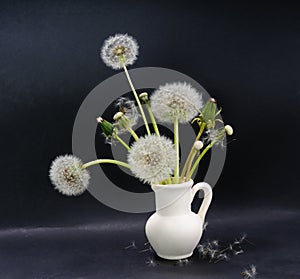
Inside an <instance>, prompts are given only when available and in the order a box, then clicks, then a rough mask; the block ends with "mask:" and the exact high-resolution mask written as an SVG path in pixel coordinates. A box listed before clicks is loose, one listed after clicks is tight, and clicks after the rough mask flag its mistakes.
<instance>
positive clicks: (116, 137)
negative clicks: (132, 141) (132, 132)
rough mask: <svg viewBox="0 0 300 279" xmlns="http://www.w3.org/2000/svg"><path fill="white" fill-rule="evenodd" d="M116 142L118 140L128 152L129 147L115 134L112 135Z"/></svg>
mask: <svg viewBox="0 0 300 279" xmlns="http://www.w3.org/2000/svg"><path fill="white" fill-rule="evenodd" d="M114 137H115V139H116V140H118V141H119V142H120V143H121V144H122V145H123V146H124V147H125V148H126V149H127V150H130V147H129V145H128V144H127V143H126V142H125V141H123V140H122V139H121V138H120V137H119V136H118V135H117V134H114Z"/></svg>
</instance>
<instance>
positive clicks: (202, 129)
mask: <svg viewBox="0 0 300 279" xmlns="http://www.w3.org/2000/svg"><path fill="white" fill-rule="evenodd" d="M204 128H205V123H202V124H201V125H200V130H199V132H198V134H197V136H196V139H195V141H194V143H195V142H196V141H197V140H199V139H200V137H201V135H202V133H203V131H204ZM193 149H194V144H193V146H192V148H191V150H190V153H189V155H188V157H187V159H186V162H185V164H184V167H183V170H182V173H181V176H180V180H182V181H183V179H184V177H185V176H186V170H187V167H188V165H189V164H191V163H190V161H191V156H192V154H193Z"/></svg>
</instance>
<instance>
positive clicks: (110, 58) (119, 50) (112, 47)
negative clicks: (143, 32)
mask: <svg viewBox="0 0 300 279" xmlns="http://www.w3.org/2000/svg"><path fill="white" fill-rule="evenodd" d="M138 49H139V46H138V44H137V42H136V40H135V39H134V38H133V37H131V36H129V35H127V34H116V35H114V36H110V37H109V38H107V39H106V40H105V41H104V44H103V46H102V49H101V58H102V60H103V62H104V63H105V64H106V65H107V66H108V67H111V68H113V69H115V70H118V69H121V68H122V63H121V62H120V58H121V57H124V60H125V61H124V62H125V65H126V66H127V65H132V64H133V63H134V62H135V61H136V59H137V56H138Z"/></svg>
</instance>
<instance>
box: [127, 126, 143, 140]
mask: <svg viewBox="0 0 300 279" xmlns="http://www.w3.org/2000/svg"><path fill="white" fill-rule="evenodd" d="M126 129H127V130H128V131H129V133H130V134H131V135H132V136H133V138H134V139H135V140H136V141H138V140H139V139H140V138H139V136H138V135H137V134H136V132H135V131H133V130H132V128H131V127H129V126H126Z"/></svg>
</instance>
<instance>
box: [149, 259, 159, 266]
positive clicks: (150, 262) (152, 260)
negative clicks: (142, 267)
mask: <svg viewBox="0 0 300 279" xmlns="http://www.w3.org/2000/svg"><path fill="white" fill-rule="evenodd" d="M146 264H147V265H148V266H151V267H155V266H157V265H158V264H157V262H156V261H154V259H152V258H148V259H147V260H146Z"/></svg>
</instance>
